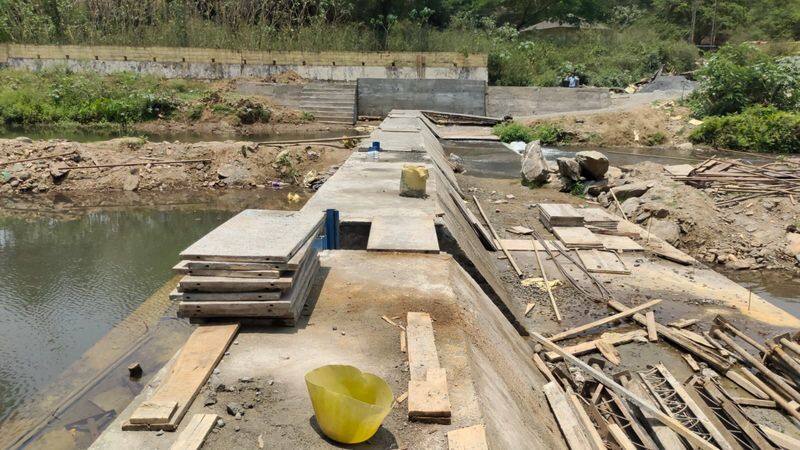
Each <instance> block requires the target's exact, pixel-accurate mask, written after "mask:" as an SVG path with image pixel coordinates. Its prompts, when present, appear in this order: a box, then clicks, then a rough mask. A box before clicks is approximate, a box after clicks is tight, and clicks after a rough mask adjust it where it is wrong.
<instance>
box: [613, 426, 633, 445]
mask: <svg viewBox="0 0 800 450" xmlns="http://www.w3.org/2000/svg"><path fill="white" fill-rule="evenodd" d="M608 432H609V434H610V435H611V437H612V438H614V440H615V441H616V442H617V444H618V445H619V446H620V448H621V449H622V450H636V446H635V445H633V442H631V440H630V439H629V438H628V435H627V434H625V432H624V431H622V428H620V427H619V425H617V424H615V423H610V424H608Z"/></svg>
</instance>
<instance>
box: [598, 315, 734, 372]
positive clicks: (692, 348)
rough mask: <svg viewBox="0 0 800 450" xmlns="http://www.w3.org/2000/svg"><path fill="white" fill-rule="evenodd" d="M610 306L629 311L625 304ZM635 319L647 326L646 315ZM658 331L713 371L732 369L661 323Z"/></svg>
mask: <svg viewBox="0 0 800 450" xmlns="http://www.w3.org/2000/svg"><path fill="white" fill-rule="evenodd" d="M608 305H609V306H611V307H612V308H614V309H616V310H617V311H625V310H626V309H629V308H628V307H627V306H625V305H624V304H622V303H620V302H618V301H616V300H610V301H609V302H608ZM633 319H634V320H635V321H636V322H638V323H639V324H640V325H643V326H647V319H645V317H644V315H642V314H634V315H633ZM656 330H657V331H658V334H659V335H660V336H662V337H663V338H664V339H665V340H667V341H668V342H670V343H672V344H674V345H676V346H678V347H680V348H682V349H684V350H686V351H687V352H689V353H691V354H692V355H693V356H695V357H697V358H699V359H701V360H702V361H705V362H706V363H707V364H708V365H709V366H711V368H712V369H714V370H716V371H717V372H720V373H725V372H727V371H728V369H730V367H731V364H730V363H729V362H728V361H727V360H725V359H724V358H723V357H721V356H719V355H717V354H716V353H713V352H711V351H709V350H706V349H705V348H704V347H702V346H700V345H697V344H696V343H695V342H694V341H692V340H691V339H689V338H687V337H685V336H683V335H680V334H678V333H675V330H672V329H670V328H667V327H665V326H664V325H661V324H660V323H658V322H656Z"/></svg>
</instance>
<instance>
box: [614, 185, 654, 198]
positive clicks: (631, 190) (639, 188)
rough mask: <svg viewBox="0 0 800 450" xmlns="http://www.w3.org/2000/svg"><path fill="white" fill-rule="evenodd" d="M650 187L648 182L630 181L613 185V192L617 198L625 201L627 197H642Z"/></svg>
mask: <svg viewBox="0 0 800 450" xmlns="http://www.w3.org/2000/svg"><path fill="white" fill-rule="evenodd" d="M648 189H650V186H648V184H647V183H630V184H623V185H622V186H616V187H613V188H611V192H613V193H614V195H615V196H616V197H617V200H619V201H624V200H625V199H627V198H633V197H641V196H642V195H644V193H645V192H647V190H648Z"/></svg>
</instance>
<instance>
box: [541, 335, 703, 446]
mask: <svg viewBox="0 0 800 450" xmlns="http://www.w3.org/2000/svg"><path fill="white" fill-rule="evenodd" d="M530 336H531V337H533V338H534V340H536V341H537V342H538V343H540V344H542V345H543V346H544V347H545V348H547V349H548V350H551V351H554V352H556V353H557V354H559V355H560V356H561V357H563V358H564V359H566V360H567V361H569V363H570V364H573V365H576V366H578V367H579V368H580V369H581V370H583V371H584V372H586V373H588V374H589V375H590V376H591V377H592V378H594V379H595V380H597V381H599V382H601V383H603V385H605V386H606V387H607V388H609V389H610V390H612V391H614V392H616V393H617V394H619V395H621V396H624V397H625V398H626V399H628V400H629V401H631V402H632V403H633V404H635V405H636V406H638V407H639V408H640V409H642V410H644V411H647V412H649V413H650V414H652V415H653V416H655V418H656V419H657V420H659V421H660V422H661V423H663V424H664V425H666V426H668V427H669V428H670V429H671V430H673V431H674V432H675V433H678V434H680V435H681V436H682V437H683V438H685V439H686V440H687V441H689V443H690V444H691V445H694V446H697V447H699V448H702V449H704V450H716V448H715V447H714V446H713V445H711V444H709V443H708V442H707V441H706V440H704V439H703V438H701V437H700V436H698V435H697V434H695V433H694V432H692V431H691V430H689V429H688V428H686V427H685V426H683V424H681V423H680V422H678V421H677V420H675V419H673V418H672V417H669V416H668V415H666V414H664V413H663V412H661V411H659V410H658V409H656V408H654V407H653V406H652V405H651V404H649V403H647V402H645V401H643V400H642V399H641V398H639V397H638V396H637V395H635V394H634V393H633V392H631V391H629V390H628V389H625V388H624V387H622V386H620V385H619V384H617V383H616V382H615V381H614V380H612V379H611V378H609V377H608V376H607V375H606V374H605V373H603V372H602V371H599V370H597V369H595V368H594V367H592V366H590V365H588V364H586V363H585V362H583V361H582V360H580V359H579V358H576V357H575V356H573V355H571V354H569V353H567V352H565V351H564V350H563V349H562V348H561V347H559V346H558V345H556V344H554V343H552V342H550V341H549V340H548V339H547V338H545V337H544V336H542V335H541V334H539V333H537V332H535V331H534V332H531V333H530Z"/></svg>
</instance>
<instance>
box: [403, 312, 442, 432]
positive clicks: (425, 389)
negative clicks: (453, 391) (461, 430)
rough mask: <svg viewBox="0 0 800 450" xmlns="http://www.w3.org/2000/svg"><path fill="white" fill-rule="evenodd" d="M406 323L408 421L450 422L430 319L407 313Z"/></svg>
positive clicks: (420, 314)
mask: <svg viewBox="0 0 800 450" xmlns="http://www.w3.org/2000/svg"><path fill="white" fill-rule="evenodd" d="M406 323H407V327H406V336H407V340H408V343H407V345H408V365H409V372H410V378H411V379H410V380H409V382H408V418H409V419H410V420H418V421H425V422H440V423H450V415H451V411H450V396H449V393H448V388H447V372H446V370H445V369H444V368H441V367H440V366H439V355H438V352H437V351H436V342H435V340H434V335H433V321H432V320H431V316H430V315H429V314H427V313H421V312H409V313H408V316H407V319H406Z"/></svg>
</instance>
